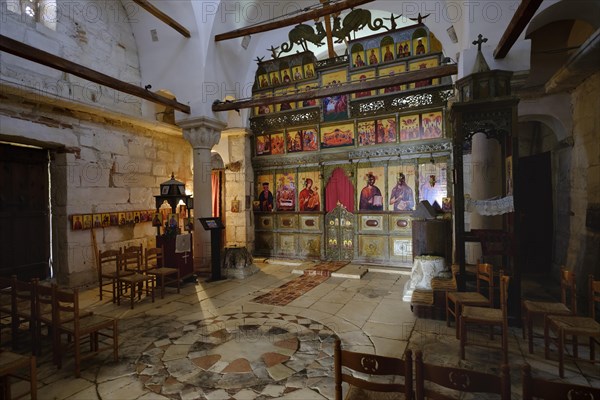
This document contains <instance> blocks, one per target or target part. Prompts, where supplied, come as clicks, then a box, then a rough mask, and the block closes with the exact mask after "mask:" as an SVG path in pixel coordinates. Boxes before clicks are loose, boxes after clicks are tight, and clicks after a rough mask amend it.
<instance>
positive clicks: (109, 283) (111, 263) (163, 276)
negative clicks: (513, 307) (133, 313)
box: [98, 245, 181, 309]
mask: <svg viewBox="0 0 600 400" xmlns="http://www.w3.org/2000/svg"><path fill="white" fill-rule="evenodd" d="M180 280H181V279H180V275H179V269H178V268H170V267H166V266H165V265H164V250H163V248H162V247H153V248H147V249H146V250H145V251H143V250H142V245H139V246H130V247H126V248H124V249H122V248H119V250H105V251H99V252H98V289H99V295H100V300H102V296H103V293H104V292H108V293H110V294H111V295H112V301H113V303H117V304H119V305H120V304H121V297H123V296H124V295H125V292H127V291H129V299H130V307H131V308H132V309H133V305H134V301H135V298H136V293H137V297H138V299H141V296H142V293H143V292H145V293H146V295H147V296H148V295H149V296H151V297H152V302H154V291H155V287H156V284H157V283H158V284H159V285H160V293H161V298H164V296H165V286H168V285H172V284H175V285H176V286H177V293H180Z"/></svg>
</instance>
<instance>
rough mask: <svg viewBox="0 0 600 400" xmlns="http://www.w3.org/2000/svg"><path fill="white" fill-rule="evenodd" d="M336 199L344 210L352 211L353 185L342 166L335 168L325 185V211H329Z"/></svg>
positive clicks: (334, 204) (334, 205)
mask: <svg viewBox="0 0 600 400" xmlns="http://www.w3.org/2000/svg"><path fill="white" fill-rule="evenodd" d="M338 201H339V202H340V203H341V204H343V205H344V206H345V207H346V210H348V211H350V212H354V186H352V182H350V179H348V177H347V176H346V173H345V172H344V170H343V169H342V168H336V169H334V170H333V173H332V174H331V178H329V181H328V182H327V186H326V187H325V211H327V212H330V211H331V210H333V209H334V208H335V207H336V206H337V203H338Z"/></svg>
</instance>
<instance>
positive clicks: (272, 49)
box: [267, 45, 279, 59]
mask: <svg viewBox="0 0 600 400" xmlns="http://www.w3.org/2000/svg"><path fill="white" fill-rule="evenodd" d="M278 49H279V46H276V47H275V46H273V45H271V48H269V49H267V50H269V51H270V52H271V57H272V58H273V59H276V58H277V57H278V54H277V50H278Z"/></svg>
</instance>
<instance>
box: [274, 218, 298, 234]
mask: <svg viewBox="0 0 600 400" xmlns="http://www.w3.org/2000/svg"><path fill="white" fill-rule="evenodd" d="M277 228H279V229H285V230H292V229H296V228H298V217H297V216H296V215H289V214H283V215H277Z"/></svg>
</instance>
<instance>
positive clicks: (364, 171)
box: [356, 166, 385, 211]
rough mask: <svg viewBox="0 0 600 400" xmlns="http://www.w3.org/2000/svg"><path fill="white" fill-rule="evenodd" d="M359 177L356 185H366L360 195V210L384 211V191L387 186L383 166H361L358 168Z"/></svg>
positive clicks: (358, 193)
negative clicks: (382, 189)
mask: <svg viewBox="0 0 600 400" xmlns="http://www.w3.org/2000/svg"><path fill="white" fill-rule="evenodd" d="M357 173H358V178H357V182H356V186H357V188H358V187H361V186H362V185H364V186H363V187H362V189H361V191H360V192H358V191H357V195H358V199H357V200H358V204H359V206H358V209H359V210H360V211H382V210H384V198H383V191H381V189H380V188H385V175H384V168H383V167H373V166H369V167H366V168H364V167H360V168H358V170H357Z"/></svg>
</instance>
